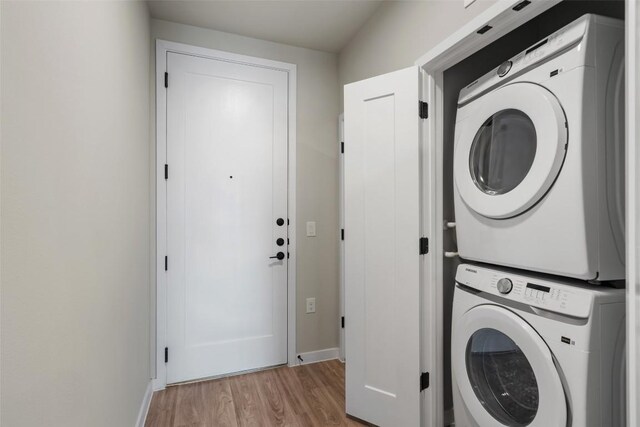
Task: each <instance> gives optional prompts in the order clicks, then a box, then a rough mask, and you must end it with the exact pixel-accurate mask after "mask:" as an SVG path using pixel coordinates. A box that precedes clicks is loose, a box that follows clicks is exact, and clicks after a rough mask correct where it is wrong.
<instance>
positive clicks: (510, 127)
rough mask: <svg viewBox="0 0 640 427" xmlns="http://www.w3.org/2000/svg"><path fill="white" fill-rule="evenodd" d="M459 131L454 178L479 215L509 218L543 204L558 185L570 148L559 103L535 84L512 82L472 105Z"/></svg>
mask: <svg viewBox="0 0 640 427" xmlns="http://www.w3.org/2000/svg"><path fill="white" fill-rule="evenodd" d="M469 107H470V108H472V110H471V111H470V112H469V115H468V116H467V118H465V119H462V120H461V121H459V122H458V123H457V124H456V126H457V129H456V147H455V154H454V176H455V182H456V187H457V189H458V192H459V193H460V196H461V197H462V199H463V200H464V202H465V203H466V204H467V205H468V206H469V207H470V208H471V209H472V210H474V211H476V212H477V213H479V214H480V215H483V216H486V217H489V218H497V219H501V218H510V217H513V216H516V215H519V214H521V213H522V212H524V211H526V210H527V209H529V208H530V207H531V206H533V205H534V204H535V203H536V202H538V200H540V199H541V198H542V197H543V196H544V195H545V193H546V192H547V191H548V190H549V188H550V187H551V185H552V184H553V182H554V181H555V179H556V177H557V176H558V173H559V172H560V167H561V166H562V162H563V160H564V156H565V153H566V148H567V147H566V146H567V132H568V130H567V124H566V123H567V122H566V117H565V115H564V111H563V110H562V107H561V106H560V103H559V102H558V100H557V98H556V97H555V96H554V95H553V94H552V93H551V92H549V91H548V90H547V89H545V88H543V87H542V86H539V85H537V84H534V83H513V84H510V85H506V86H503V87H501V88H499V89H497V90H495V91H493V92H490V93H488V94H486V95H484V96H482V97H481V98H479V99H478V100H476V101H473V104H471V105H470V106H469Z"/></svg>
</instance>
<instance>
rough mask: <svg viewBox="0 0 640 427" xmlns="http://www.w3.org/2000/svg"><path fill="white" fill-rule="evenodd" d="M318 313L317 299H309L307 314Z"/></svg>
mask: <svg viewBox="0 0 640 427" xmlns="http://www.w3.org/2000/svg"><path fill="white" fill-rule="evenodd" d="M315 312H316V299H315V298H307V314H309V313H315Z"/></svg>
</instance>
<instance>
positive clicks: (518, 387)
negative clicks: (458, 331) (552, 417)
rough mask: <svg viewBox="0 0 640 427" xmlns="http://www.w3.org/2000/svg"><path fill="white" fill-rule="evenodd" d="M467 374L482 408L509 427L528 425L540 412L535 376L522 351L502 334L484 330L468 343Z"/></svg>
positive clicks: (493, 330)
mask: <svg viewBox="0 0 640 427" xmlns="http://www.w3.org/2000/svg"><path fill="white" fill-rule="evenodd" d="M466 366H467V374H468V376H469V381H470V383H471V387H472V388H473V391H474V393H475V394H476V397H477V398H478V400H479V401H480V403H482V406H484V408H485V409H486V410H487V412H489V413H490V414H491V415H492V416H493V417H494V418H495V419H496V420H498V421H499V422H501V423H502V424H504V425H507V426H514V427H520V426H526V425H529V424H530V423H531V422H532V421H533V419H534V418H535V416H536V413H537V412H538V403H539V399H538V398H539V394H538V393H539V392H538V383H537V381H536V376H535V374H534V372H533V369H532V368H531V364H529V361H528V360H527V357H526V356H525V354H524V353H523V352H522V351H521V350H520V347H518V346H517V345H516V343H514V342H513V341H512V340H511V338H509V337H508V336H506V335H505V334H503V333H502V332H500V331H498V330H496V329H491V328H484V329H479V330H477V331H476V332H475V333H474V334H473V335H472V336H471V338H470V339H469V342H468V344H467V350H466Z"/></svg>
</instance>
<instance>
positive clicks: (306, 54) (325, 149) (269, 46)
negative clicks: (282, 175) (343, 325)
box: [151, 19, 339, 353]
mask: <svg viewBox="0 0 640 427" xmlns="http://www.w3.org/2000/svg"><path fill="white" fill-rule="evenodd" d="M151 38H152V43H153V45H152V55H155V40H154V39H162V40H169V41H174V42H180V43H186V44H190V45H194V46H201V47H206V48H210V49H217V50H223V51H227V52H234V53H239V54H244V55H251V56H256V57H260V58H266V59H272V60H276V61H282V62H288V63H293V64H296V65H297V79H298V88H297V108H298V111H297V112H298V121H297V183H296V185H297V194H296V196H297V206H296V209H297V220H298V224H297V229H296V232H297V236H298V241H297V245H298V246H297V256H298V260H297V266H296V267H297V317H296V321H297V351H298V352H299V353H302V352H308V351H314V350H320V349H325V348H331V347H337V346H338V324H339V322H338V320H339V310H338V292H339V287H338V283H339V282H338V237H339V233H338V231H339V229H338V181H337V180H338V144H337V139H338V136H337V135H338V130H337V120H338V108H339V107H338V106H339V99H338V63H337V55H336V54H332V53H327V52H321V51H317V50H310V49H304V48H299V47H294V46H289V45H284V44H280V43H273V42H268V41H264V40H258V39H254V38H250V37H243V36H238V35H235V34H229V33H224V32H220V31H214V30H209V29H205V28H199V27H193V26H189V25H183V24H177V23H173V22H167V21H161V20H155V19H152V20H151ZM153 63H154V64H155V60H154V62H153ZM154 73H155V71H154V70H152V82H153V81H155V74H154ZM154 146H155V138H152V150H153V147H154ZM307 221H316V222H317V237H306V226H305V223H306V222H307ZM308 297H315V298H316V313H315V314H305V299H306V298H308Z"/></svg>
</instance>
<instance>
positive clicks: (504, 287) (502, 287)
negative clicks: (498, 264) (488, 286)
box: [498, 277, 513, 294]
mask: <svg viewBox="0 0 640 427" xmlns="http://www.w3.org/2000/svg"><path fill="white" fill-rule="evenodd" d="M511 289H513V283H511V280H509V279H507V278H506V277H505V278H502V279H500V280H498V291H499V292H500V293H501V294H508V293H509V292H511Z"/></svg>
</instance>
